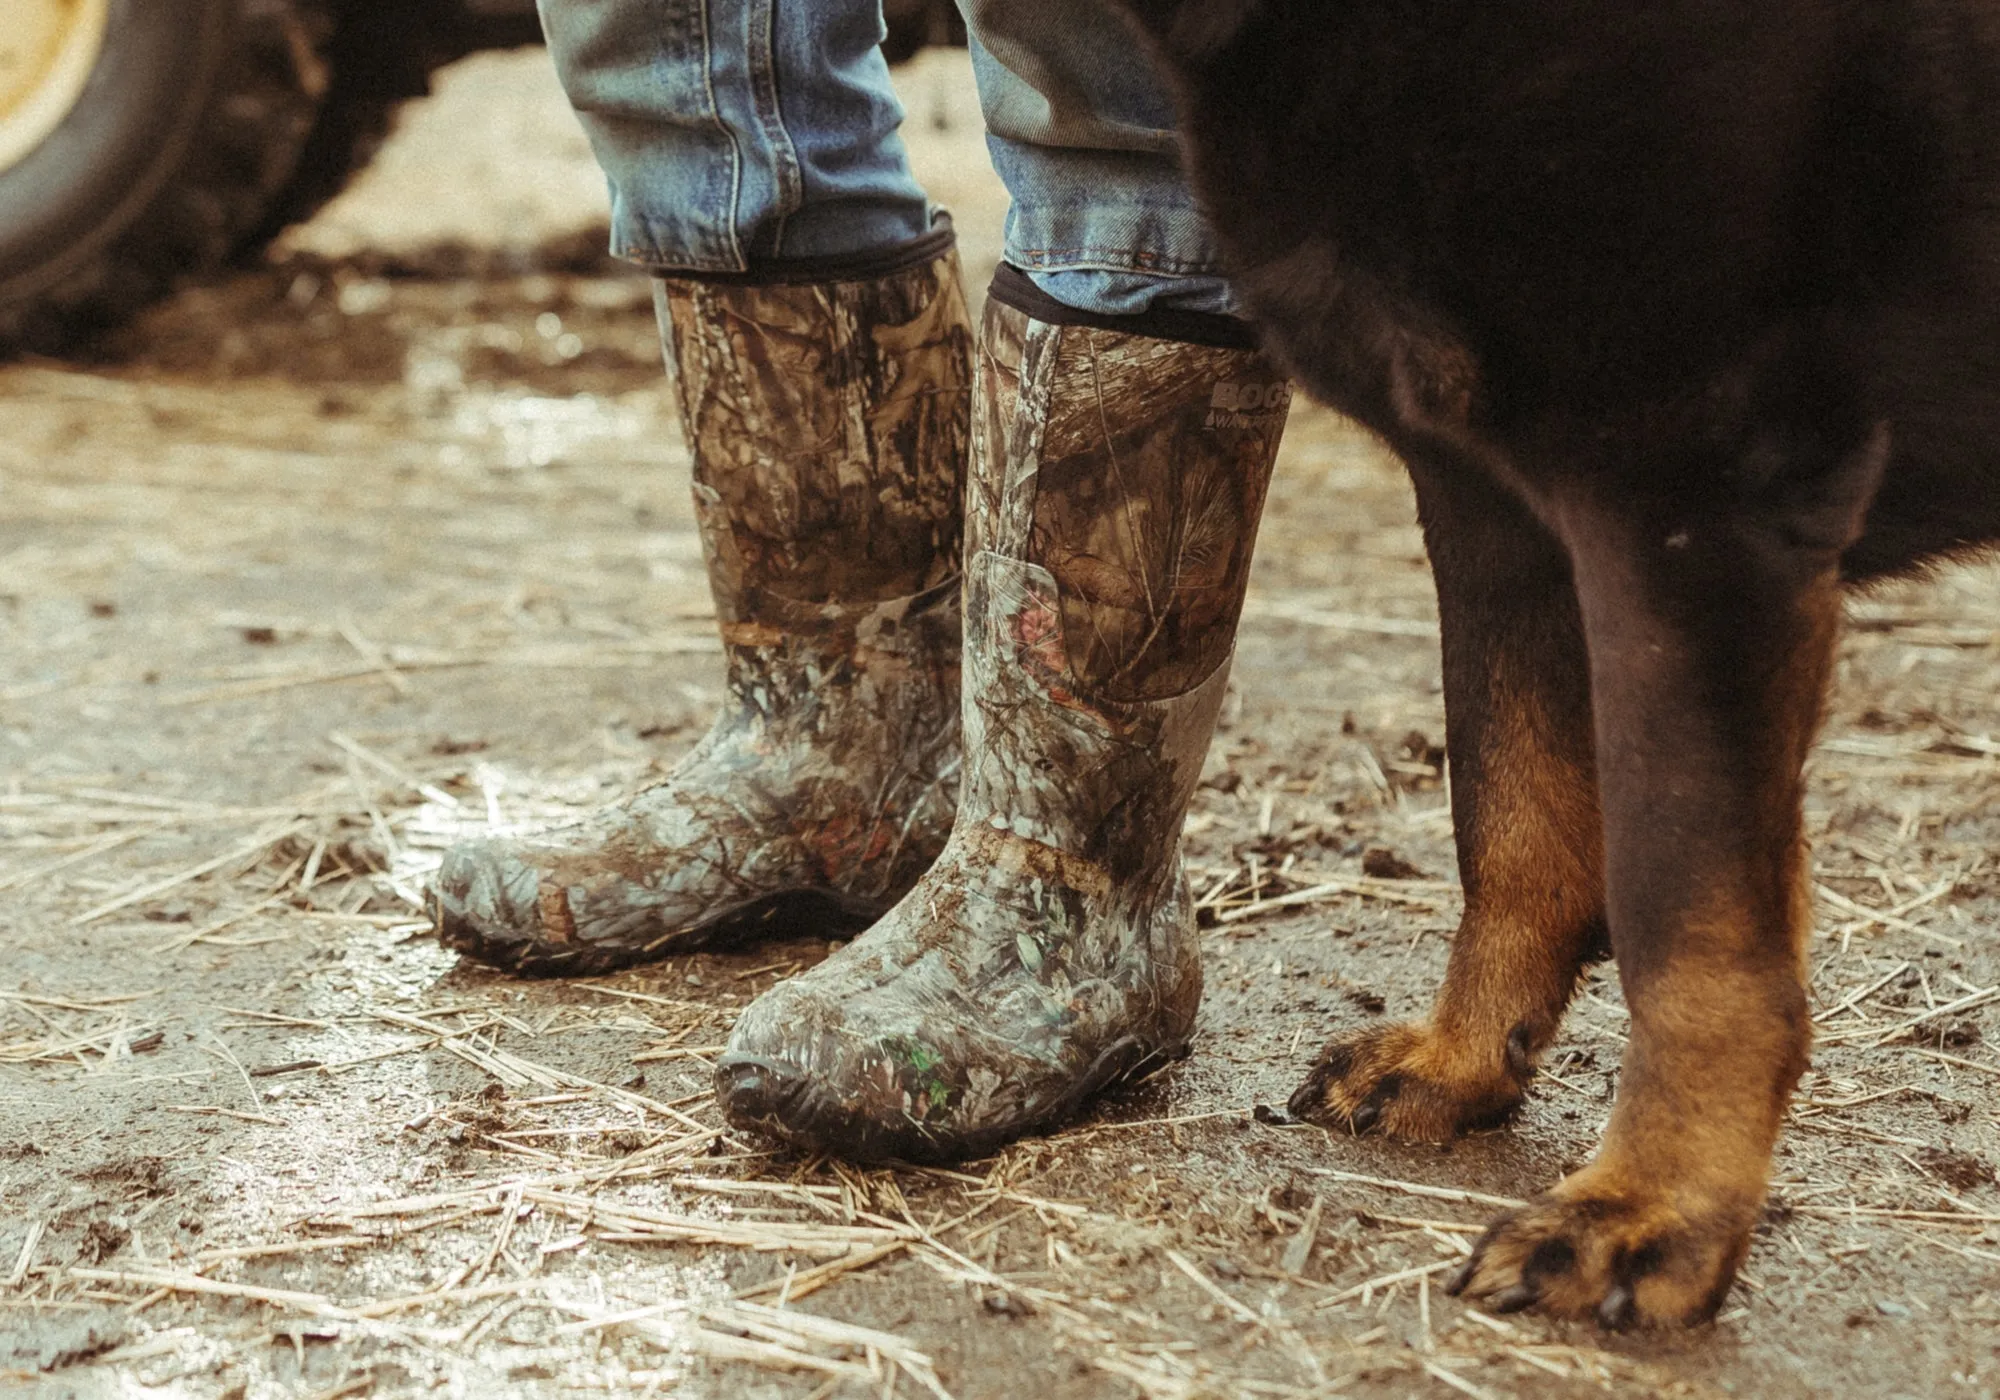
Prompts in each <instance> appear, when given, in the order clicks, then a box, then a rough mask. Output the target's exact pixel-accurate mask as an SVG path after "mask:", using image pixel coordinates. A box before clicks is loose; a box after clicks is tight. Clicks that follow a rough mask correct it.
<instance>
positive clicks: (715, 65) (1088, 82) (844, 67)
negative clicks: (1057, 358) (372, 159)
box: [540, 0, 1234, 315]
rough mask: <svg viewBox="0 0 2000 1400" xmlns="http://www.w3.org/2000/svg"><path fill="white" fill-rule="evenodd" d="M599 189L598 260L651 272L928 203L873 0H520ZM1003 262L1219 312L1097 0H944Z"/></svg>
mask: <svg viewBox="0 0 2000 1400" xmlns="http://www.w3.org/2000/svg"><path fill="white" fill-rule="evenodd" d="M540 3H541V10H542V25H543V29H544V31H545V32H546V34H547V35H548V40H549V50H550V52H551V54H552V55H553V57H554V59H555V63H556V69H557V72H558V73H559V74H560V76H561V78H562V82H563V87H564V90H565V91H566V92H567V93H568V94H569V99H570V102H571V104H572V105H573V106H574V107H575V109H576V112H577V115H578V117H579V118H580V119H581V120H582V122H583V126H584V130H585V131H586V132H587V133H588V135H589V137H590V142H591V147H592V149H593V150H594V151H595V152H596V154H597V159H598V162H599V164H601V165H602V166H603V167H604V171H605V175H606V177H607V179H608V181H609V183H610V187H611V200H612V237H611V243H612V252H613V253H615V254H617V255H618V256H619V257H623V258H628V259H630V260H632V261H634V262H637V263H641V264H644V265H645V266H647V267H650V268H653V269H655V270H658V271H684V272H742V271H745V270H749V269H753V268H755V267H756V266H758V265H759V264H763V263H768V262H770V261H772V260H776V259H792V258H811V257H828V256H839V255H847V254H856V253H867V252H872V251H876V250H882V249H888V248H894V247H896V246H898V245H900V244H904V243H908V242H910V241H912V240H913V239H916V238H919V237H921V236H922V235H923V234H924V233H925V232H927V231H928V229H929V227H930V217H931V207H930V205H929V203H928V201H927V199H926V197H925V195H924V192H923V189H922V187H921V186H920V185H918V183H917V181H916V178H915V177H914V176H913V175H912V174H911V172H910V168H909V163H908V160H907V159H906V157H905V154H904V151H903V144H902V140H901V138H900V137H899V136H898V134H897V127H898V126H899V125H900V123H901V121H902V119H903V109H902V105H901V104H900V103H899V102H898V101H897V98H896V95H895V90H894V88H893V87H892V85H891V84H890V81H889V70H888V66H887V64H886V63H885V62H884V60H883V58H882V55H881V51H880V49H879V47H878V46H879V44H880V42H881V39H882V36H883V33H884V30H883V24H882V11H881V4H880V0H540ZM958 3H959V6H960V8H961V9H962V10H963V11H964V12H965V15H966V20H967V24H968V27H969V28H970V29H971V31H972V58H973V68H974V73H975V76H976V77H977V80H978V83H979V94H980V105H981V107H982V108H983V110H984V112H985V115H986V121H987V127H988V133H989V134H988V146H989V149H990V150H991V153H992V157H993V163H994V168H995V169H996V170H997V171H998V172H999V175H1000V178H1001V180H1002V181H1003V182H1004V183H1005V185H1006V186H1007V191H1008V194H1009V196H1010V197H1011V201H1012V207H1011V209H1010V211H1009V213H1008V216H1007V229H1006V257H1007V260H1008V261H1009V262H1012V263H1014V264H1015V265H1016V266H1017V267H1019V268H1021V269H1022V270H1023V271H1024V272H1026V273H1027V274H1028V276H1029V277H1031V278H1032V279H1033V280H1034V281H1035V282H1036V284H1037V285H1039V286H1040V287H1041V288H1042V290H1043V291H1045V292H1047V293H1048V294H1049V295H1050V296H1053V297H1055V298H1056V299H1057V300H1058V301H1061V302H1063V303H1065V304H1066V305H1069V306H1073V307H1076V308H1077V309H1079V310H1083V311H1090V312H1096V313H1098V314H1101V315H1125V314H1132V313H1136V312H1140V311H1145V310H1148V309H1150V308H1153V307H1163V308H1166V307H1171V308H1174V309H1181V310H1195V311H1230V310H1233V309H1234V303H1233V301H1232V300H1231V297H1230V292H1229V288H1228V284H1227V283H1226V282H1225V281H1224V280H1223V278H1222V276H1221V274H1220V271H1219V268H1218V264H1217V259H1216V256H1215V251H1214V247H1213V245H1212V243H1211V241H1210V239H1209V237H1208V233H1207V230H1206V227H1205V225H1204V224H1203V221H1202V219H1201V216H1200V214H1199V213H1198V212H1197V211H1196V209H1195V206H1194V201H1193V198H1192V196H1191V195H1190V193H1189V191H1188V188H1187V185H1186V183H1185V181H1184V180H1183V179H1182V178H1181V175H1180V169H1179V162H1178V158H1177V154H1176V146H1175V140H1174V134H1173V126H1172V109H1171V106H1170V104H1169V103H1168V101H1167V99H1166V95H1165V94H1164V92H1162V91H1161V89H1160V87H1159V85H1158V83H1157V82H1156V81H1155V79H1154V77H1153V74H1152V72H1151V70H1150V69H1149V67H1148V66H1147V64H1146V61H1145V58H1144V56H1143V55H1142V54H1141V53H1140V52H1139V50H1138V46H1137V44H1136V43H1135V42H1134V41H1133V39H1132V36H1131V35H1130V34H1129V32H1128V31H1126V30H1125V28H1124V27H1123V26H1122V24H1121V23H1120V22H1119V21H1118V20H1117V19H1116V18H1115V17H1114V16H1113V15H1112V14H1111V13H1110V11H1109V10H1107V9H1105V8H1103V7H1102V6H1101V5H1100V4H1099V3H1097V0H958Z"/></svg>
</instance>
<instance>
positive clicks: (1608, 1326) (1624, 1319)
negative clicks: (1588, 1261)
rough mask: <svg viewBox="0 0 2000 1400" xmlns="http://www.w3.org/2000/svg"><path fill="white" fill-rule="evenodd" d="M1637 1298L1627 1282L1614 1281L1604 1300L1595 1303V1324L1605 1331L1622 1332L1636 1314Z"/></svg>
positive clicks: (1630, 1323)
mask: <svg viewBox="0 0 2000 1400" xmlns="http://www.w3.org/2000/svg"><path fill="white" fill-rule="evenodd" d="M1638 1311H1639V1300H1638V1299H1637V1298H1636V1297H1635V1296H1634V1295H1633V1292H1632V1285H1631V1284H1629V1283H1614V1284H1612V1285H1611V1291H1610V1292H1609V1293H1606V1294H1605V1295H1604V1301H1603V1302H1601V1303H1599V1304H1598V1305H1597V1325H1598V1326H1599V1327H1602V1328H1603V1329H1604V1330H1605V1331H1607V1332H1623V1331H1624V1330H1625V1329H1626V1328H1628V1327H1630V1326H1631V1325H1632V1321H1633V1319H1634V1318H1635V1317H1636V1316H1637V1315H1638Z"/></svg>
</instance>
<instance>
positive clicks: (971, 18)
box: [958, 0, 1236, 316]
mask: <svg viewBox="0 0 2000 1400" xmlns="http://www.w3.org/2000/svg"><path fill="white" fill-rule="evenodd" d="M958 6H959V9H960V10H962V11H963V12H964V14H965V20H966V27H967V29H969V30H970V31H971V34H972V70H973V75H974V77H975V78H976V79H977V80H978V83H979V105H980V107H981V109H982V110H983V111H984V113H985V115H986V131H987V135H986V144H987V148H988V149H989V150H990V151H991V152H992V155H993V168H994V170H995V171H997V172H998V173H999V176H1000V179H1001V181H1002V183H1004V184H1005V185H1006V186H1007V193H1008V194H1009V195H1010V196H1011V198H1012V206H1011V207H1010V208H1009V210H1008V211H1007V237H1006V253H1005V256H1006V258H1007V261H1008V262H1010V263H1012V264H1014V266H1016V267H1018V268H1020V269H1021V270H1022V271H1023V272H1025V273H1027V274H1028V276H1029V277H1030V278H1031V279H1033V281H1034V282H1035V284H1036V285H1037V286H1039V287H1040V288H1041V289H1042V290H1043V291H1045V292H1047V293H1048V294H1049V295H1050V296H1052V297H1054V298H1055V299H1056V300H1057V301H1060V302H1062V303H1064V304H1065V305H1067V306H1073V307H1076V308H1078V309H1079V310H1083V311H1092V312H1096V313H1098V314H1100V315H1108V316H1117V315H1127V314H1132V313H1136V312H1140V311H1146V310H1149V309H1152V308H1154V307H1160V308H1173V309H1176V310H1184V311H1214V312H1233V311H1235V310H1236V303H1235V302H1234V300H1233V298H1232V297H1231V295H1230V290H1229V284H1228V283H1227V282H1226V281H1225V280H1224V279H1223V277H1222V271H1221V264H1220V259H1219V257H1218V255H1217V253H1216V249H1215V245H1214V243H1213V241H1212V240H1211V239H1210V237H1209V233H1208V227H1207V224H1206V222H1205V221H1204V220H1203V218H1202V216H1201V213H1200V211H1199V210H1198V209H1196V207H1195V202H1194V195H1193V193H1192V192H1191V191H1190V190H1189V189H1188V185H1187V181H1186V180H1185V179H1184V178H1183V177H1182V175H1181V169H1180V155H1179V149H1178V146H1177V143H1176V140H1175V136H1174V111H1173V104H1172V102H1171V101H1170V100H1169V99H1168V97H1167V94H1166V92H1165V91H1164V89H1162V87H1161V86H1160V83H1159V81H1158V79H1157V78H1156V77H1155V76H1154V73H1153V70H1152V66H1151V65H1150V64H1149V63H1148V61H1147V59H1146V56H1145V54H1144V53H1142V52H1141V51H1140V49H1139V45H1138V43H1137V41H1136V40H1135V38H1134V36H1133V34H1132V31H1131V30H1130V29H1128V28H1127V27H1126V26H1125V24H1124V22H1123V21H1121V20H1120V19H1119V18H1118V17H1117V16H1116V15H1114V14H1113V13H1112V12H1111V11H1110V10H1109V9H1108V8H1107V7H1105V6H1104V5H1102V4H1100V3H1098V0H958Z"/></svg>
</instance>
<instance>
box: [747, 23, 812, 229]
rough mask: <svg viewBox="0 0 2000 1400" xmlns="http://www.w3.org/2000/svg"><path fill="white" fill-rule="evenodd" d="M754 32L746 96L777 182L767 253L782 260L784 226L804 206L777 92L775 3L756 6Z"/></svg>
mask: <svg viewBox="0 0 2000 1400" xmlns="http://www.w3.org/2000/svg"><path fill="white" fill-rule="evenodd" d="M756 14H757V20H756V21H755V25H756V29H757V30H760V31H761V33H757V34H756V35H755V37H753V38H752V40H751V44H750V52H749V54H748V55H747V57H748V59H749V66H750V95H751V100H752V102H753V103H754V105H755V107H756V111H757V125H758V127H759V128H760V129H761V130H762V132H763V135H764V140H765V141H766V142H767V143H768V144H769V146H770V149H771V173H772V176H773V178H774V179H775V181H776V183H777V187H778V188H777V217H776V218H775V219H774V220H773V221H772V227H771V237H770V244H771V249H770V251H771V254H772V255H773V256H777V257H782V256H783V255H784V249H785V225H786V223H787V222H788V221H789V220H790V219H791V217H792V215H794V214H796V213H797V212H798V211H799V210H800V209H801V208H803V207H804V205H805V176H804V173H803V172H802V170H801V169H800V165H799V152H798V147H796V146H794V145H793V144H792V134H791V132H790V131H788V130H786V128H785V113H784V108H783V106H782V104H781V101H780V96H781V95H780V93H779V91H778V59H777V35H776V32H775V26H776V24H777V0H762V3H761V4H759V5H758V7H757V10H756Z"/></svg>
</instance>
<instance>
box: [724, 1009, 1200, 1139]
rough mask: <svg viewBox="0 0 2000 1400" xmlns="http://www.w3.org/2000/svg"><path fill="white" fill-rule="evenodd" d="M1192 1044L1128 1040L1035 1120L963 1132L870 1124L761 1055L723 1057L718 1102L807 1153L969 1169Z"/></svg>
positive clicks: (816, 1083) (751, 1127)
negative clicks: (959, 1165)
mask: <svg viewBox="0 0 2000 1400" xmlns="http://www.w3.org/2000/svg"><path fill="white" fill-rule="evenodd" d="M1190 1045H1191V1041H1190V1040H1189V1039H1182V1040H1178V1041H1172V1042H1169V1043H1167V1044H1165V1045H1150V1044H1148V1043H1147V1042H1145V1041H1142V1040H1140V1039H1139V1038H1138V1037H1136V1036H1128V1037H1126V1038H1125V1039H1123V1040H1119V1041H1116V1042H1114V1043H1113V1044H1112V1045H1110V1046H1108V1047H1107V1048H1106V1049H1105V1050H1104V1051H1103V1052H1102V1053H1100V1054H1099V1055H1098V1057H1097V1058H1096V1059H1095V1060H1094V1061H1092V1063H1091V1065H1090V1067H1089V1068H1088V1069H1087V1070H1085V1071H1084V1073H1083V1074H1082V1075H1080V1076H1079V1077H1078V1078H1077V1080H1076V1081H1075V1082H1074V1083H1073V1084H1071V1085H1070V1086H1069V1087H1068V1088H1067V1089H1066V1090H1064V1091H1063V1093H1062V1094H1061V1095H1059V1096H1058V1097H1057V1098H1055V1099H1053V1100H1051V1101H1050V1102H1049V1103H1047V1104H1045V1105H1043V1106H1042V1107H1041V1108H1040V1109H1038V1110H1037V1111H1036V1112H1034V1113H1033V1114H1031V1115H1028V1116H1026V1117H1024V1118H1021V1119H1017V1120H1014V1121H1011V1122H1005V1123H994V1124H988V1125H985V1126H983V1127H978V1128H973V1129H970V1130H968V1131H963V1132H946V1133H939V1132H933V1131H931V1130H929V1128H928V1127H927V1125H925V1124H924V1123H922V1122H920V1121H918V1120H916V1119H907V1118H906V1119H904V1120H903V1121H902V1122H900V1123H889V1122H883V1121H881V1120H879V1119H875V1118H870V1117H867V1116H865V1115H863V1114H860V1113H857V1112H854V1111H853V1110H852V1108H851V1107H850V1106H849V1105H847V1104H845V1103H843V1102H842V1101H841V1100H840V1098H839V1097H838V1096H837V1095H836V1094H835V1093H833V1092H832V1089H831V1086H829V1085H828V1084H827V1083H826V1082H825V1081H824V1080H822V1079H815V1078H813V1077H812V1076H810V1075H807V1074H806V1073H804V1072H803V1071H801V1070H800V1069H798V1068H797V1067H796V1066H793V1065H789V1064H786V1063H784V1062H783V1061H780V1060H773V1059H769V1058H767V1057H764V1056H760V1055H729V1054H725V1055H723V1056H722V1058H721V1059H719V1060H717V1061H716V1064H715V1097H716V1101H717V1103H719V1104H720V1105H721V1107H722V1115H723V1117H724V1118H726V1119H728V1120H729V1124H730V1126H731V1127H734V1128H740V1129H743V1130H744V1131H747V1132H755V1133H761V1134H763V1135H765V1136H768V1137H775V1138H778V1139H780V1140H782V1141H784V1142H786V1143H789V1144H791V1145H792V1146H794V1147H797V1148H801V1149H803V1150H805V1151H808V1152H815V1153H823V1154H826V1155H829V1156H834V1157H839V1158H841V1159H842V1160H844V1161H849V1162H854V1163H856V1164H859V1165H864V1166H873V1165H877V1164H882V1163H890V1162H908V1163H913V1164H918V1165H923V1164H936V1163H944V1162H964V1161H969V1160H971V1159H974V1158H978V1157H984V1156H987V1155H989V1154H991V1153H992V1152H994V1151H996V1150H997V1149H999V1148H1001V1147H1004V1146H1005V1145H1006V1144H1008V1143H1010V1142H1012V1141H1013V1140H1014V1139H1016V1138H1020V1137H1026V1136H1028V1135H1029V1134H1032V1133H1037V1132H1041V1131H1043V1130H1046V1129H1051V1128H1055V1127H1058V1126H1060V1125H1061V1124H1063V1123H1065V1122H1067V1121H1068V1120H1070V1119H1071V1118H1073V1117H1075V1116H1076V1114H1077V1112H1078V1110H1079V1109H1080V1108H1081V1107H1082V1106H1083V1104H1084V1103H1085V1102H1086V1101H1087V1100H1089V1099H1090V1098H1092V1097H1093V1096H1095V1095H1097V1094H1099V1093H1102V1092H1103V1091H1105V1090H1107V1089H1110V1088H1112V1087H1114V1086H1116V1085H1118V1084H1121V1083H1126V1082H1129V1081H1131V1080H1133V1079H1137V1078H1140V1077H1142V1076H1143V1075H1145V1074H1148V1073H1150V1072H1152V1071H1153V1070H1154V1069H1156V1068H1158V1067H1159V1066H1161V1065H1164V1064H1167V1063H1169V1062H1171V1061H1173V1060H1179V1059H1185V1058H1186V1057H1187V1055H1188V1052H1189V1049H1190Z"/></svg>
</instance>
